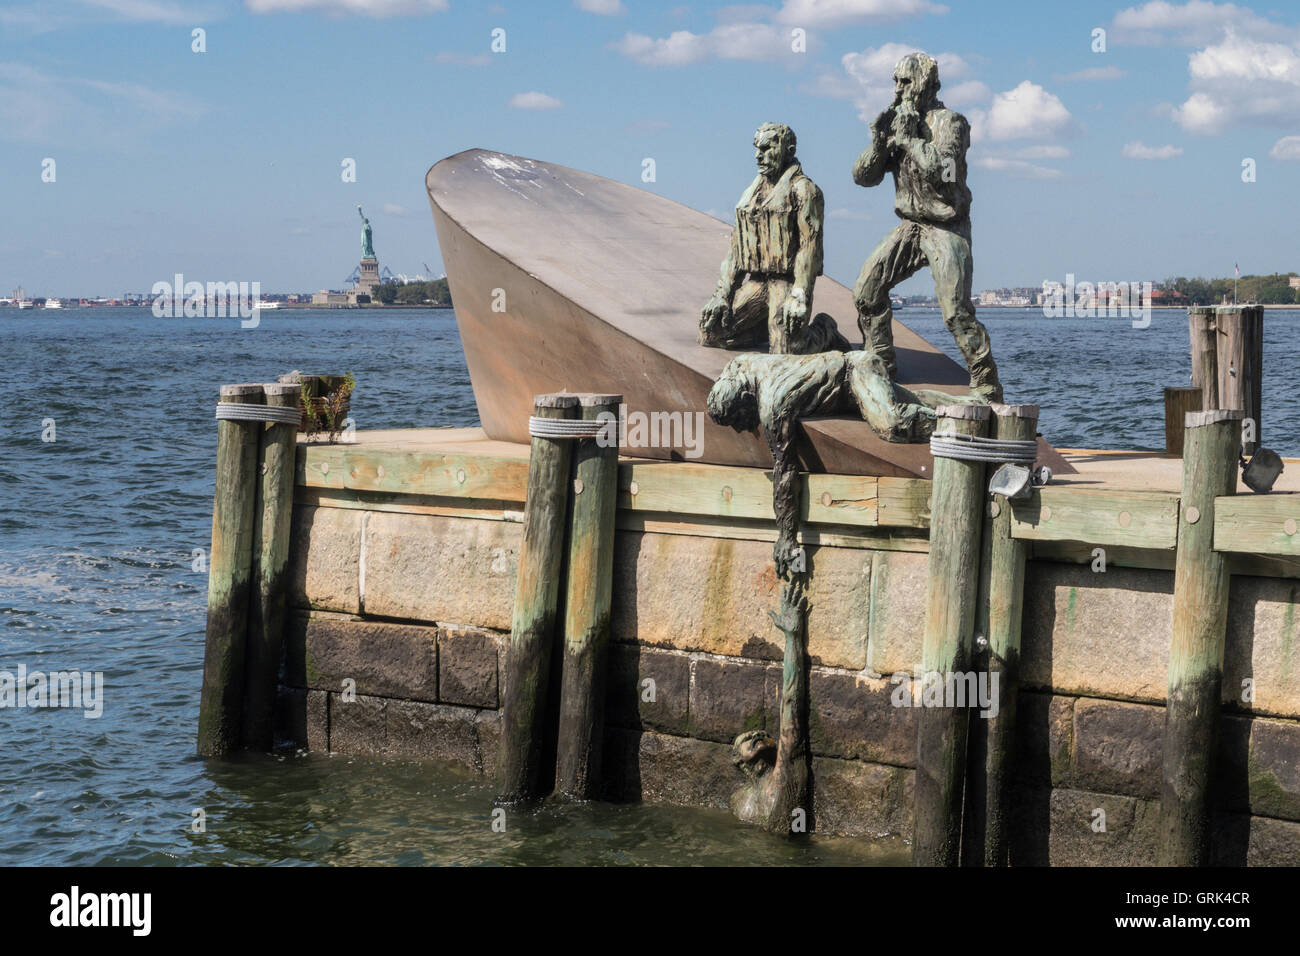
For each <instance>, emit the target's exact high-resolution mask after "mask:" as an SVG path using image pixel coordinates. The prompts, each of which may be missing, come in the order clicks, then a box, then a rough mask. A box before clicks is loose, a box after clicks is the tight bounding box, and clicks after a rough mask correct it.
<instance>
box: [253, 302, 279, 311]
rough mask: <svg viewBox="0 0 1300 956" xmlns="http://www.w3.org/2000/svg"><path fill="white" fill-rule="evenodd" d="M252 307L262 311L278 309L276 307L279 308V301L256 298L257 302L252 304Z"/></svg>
mask: <svg viewBox="0 0 1300 956" xmlns="http://www.w3.org/2000/svg"><path fill="white" fill-rule="evenodd" d="M253 308H255V309H261V310H263V311H265V310H266V309H278V308H280V303H279V302H263V301H262V300H261V299H258V300H257V303H256V304H255V305H254V306H253Z"/></svg>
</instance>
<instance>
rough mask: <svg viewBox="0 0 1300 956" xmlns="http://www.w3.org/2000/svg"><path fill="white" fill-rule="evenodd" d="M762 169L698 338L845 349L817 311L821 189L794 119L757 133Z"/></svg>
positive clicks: (743, 201) (725, 343)
mask: <svg viewBox="0 0 1300 956" xmlns="http://www.w3.org/2000/svg"><path fill="white" fill-rule="evenodd" d="M754 158H755V160H756V161H757V162H758V176H757V177H755V179H754V181H753V182H752V183H750V186H749V188H748V189H747V190H745V193H744V195H742V196H741V197H740V202H738V203H737V204H736V225H735V226H734V227H733V228H732V230H731V248H730V250H729V251H728V253H727V258H726V259H724V260H723V262H722V270H721V272H722V274H721V276H720V278H719V280H718V287H717V289H716V290H715V291H714V293H713V297H712V298H711V299H709V301H708V304H707V305H705V306H704V309H703V311H702V313H701V315H700V344H701V345H712V346H716V347H719V348H726V349H741V348H755V347H766V348H767V349H768V350H770V351H771V352H774V353H799V354H804V353H810V352H827V351H843V350H845V349H847V348H849V342H848V340H847V339H845V338H844V336H842V335H840V333H839V330H838V329H836V327H835V322H834V320H832V319H831V317H830V316H828V315H825V314H820V315H817V316H814V315H813V311H812V297H813V283H814V282H816V280H817V277H818V276H819V275H821V273H822V217H823V200H822V191H821V190H820V189H818V188H817V185H816V184H815V183H814V182H813V181H812V180H811V179H809V178H808V177H807V176H805V175H804V172H803V166H801V165H800V163H799V160H798V158H797V157H796V156H795V135H794V130H792V129H790V127H788V126H785V125H782V124H779V123H764V124H763V125H762V126H760V127H759V128H758V131H757V132H756V133H755V134H754Z"/></svg>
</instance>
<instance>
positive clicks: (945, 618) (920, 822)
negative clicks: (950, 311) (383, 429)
mask: <svg viewBox="0 0 1300 956" xmlns="http://www.w3.org/2000/svg"><path fill="white" fill-rule="evenodd" d="M988 420H989V408H988V406H987V405H959V406H946V407H943V408H941V409H939V422H938V425H937V426H936V427H935V433H936V434H960V435H980V436H983V435H985V434H987V432H988ZM984 472H985V469H984V465H983V463H981V462H975V461H961V460H958V459H955V458H935V460H934V490H933V496H932V513H931V516H930V559H929V573H928V575H927V589H928V601H927V605H926V614H925V636H924V639H923V642H922V648H921V671H922V678H923V679H926V678H930V679H933V678H931V677H930V675H940V676H941V678H942V679H944V680H945V681H946V678H947V676H948V675H950V674H957V673H965V672H966V671H968V670H969V669H970V660H971V644H972V640H973V632H974V628H975V608H976V604H977V598H978V591H979V569H980V537H981V533H982V530H983V524H984V508H983V502H984V499H985V497H986V495H985V480H984ZM967 721H968V712H967V711H966V709H965V708H963V707H956V706H938V707H932V706H925V707H921V708H920V710H919V711H918V713H917V720H916V726H917V748H916V751H917V752H916V826H915V837H914V842H913V844H912V860H913V862H914V863H915V864H917V865H918V866H956V865H957V863H958V859H959V856H960V850H961V817H962V789H963V785H964V783H965V776H966V743H967V730H968V723H967Z"/></svg>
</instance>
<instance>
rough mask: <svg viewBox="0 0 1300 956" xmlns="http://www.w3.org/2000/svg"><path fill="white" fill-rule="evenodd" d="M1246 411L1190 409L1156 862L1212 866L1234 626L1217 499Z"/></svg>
mask: <svg viewBox="0 0 1300 956" xmlns="http://www.w3.org/2000/svg"><path fill="white" fill-rule="evenodd" d="M1241 419H1242V413H1241V412H1240V411H1236V410H1213V411H1204V412H1190V413H1188V415H1187V423H1186V435H1185V437H1184V440H1183V490H1182V501H1181V506H1180V509H1179V512H1180V513H1179V520H1178V552H1177V561H1176V564H1175V566H1174V621H1173V637H1172V640H1171V642H1170V647H1169V694H1168V702H1167V704H1166V707H1165V739H1164V762H1163V784H1162V787H1161V798H1160V825H1159V826H1160V829H1159V834H1160V841H1159V854H1158V862H1159V863H1160V865H1162V866H1205V865H1206V864H1207V863H1208V862H1209V852H1210V823H1211V806H1210V792H1209V791H1210V781H1211V776H1212V771H1213V763H1214V755H1215V750H1216V747H1217V731H1218V721H1219V695H1220V688H1221V684H1222V678H1223V652H1224V644H1225V641H1226V639H1227V628H1228V587H1229V581H1230V576H1229V569H1228V558H1227V555H1226V554H1224V553H1222V552H1220V551H1215V550H1214V525H1215V521H1214V509H1215V499H1216V498H1219V497H1221V496H1224V495H1228V494H1231V493H1232V491H1233V490H1234V489H1235V488H1236V486H1237V461H1238V457H1239V452H1240V440H1241Z"/></svg>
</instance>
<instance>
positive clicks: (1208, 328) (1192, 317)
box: [1187, 305, 1220, 411]
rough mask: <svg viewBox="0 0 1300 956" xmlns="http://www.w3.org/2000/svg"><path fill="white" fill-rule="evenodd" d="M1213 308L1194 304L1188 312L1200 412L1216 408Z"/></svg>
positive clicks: (1216, 370) (1215, 340)
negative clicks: (1199, 395) (1199, 394)
mask: <svg viewBox="0 0 1300 956" xmlns="http://www.w3.org/2000/svg"><path fill="white" fill-rule="evenodd" d="M1215 316H1216V312H1215V307H1214V306H1212V305H1194V306H1192V307H1191V308H1189V309H1188V310H1187V325H1188V332H1189V335H1190V338H1191V344H1192V385H1194V386H1195V387H1196V388H1199V389H1200V390H1201V410H1202V411H1209V410H1211V409H1215V408H1218V407H1220V406H1219V343H1218V336H1219V328H1218V325H1217V323H1216V322H1215Z"/></svg>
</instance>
